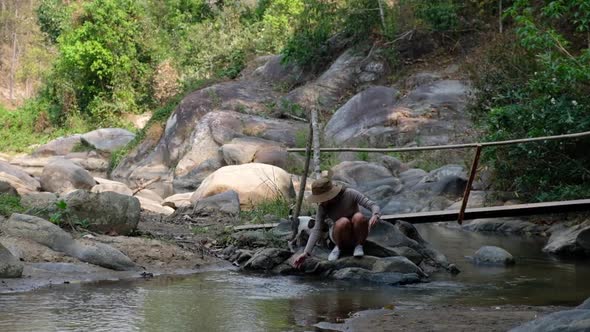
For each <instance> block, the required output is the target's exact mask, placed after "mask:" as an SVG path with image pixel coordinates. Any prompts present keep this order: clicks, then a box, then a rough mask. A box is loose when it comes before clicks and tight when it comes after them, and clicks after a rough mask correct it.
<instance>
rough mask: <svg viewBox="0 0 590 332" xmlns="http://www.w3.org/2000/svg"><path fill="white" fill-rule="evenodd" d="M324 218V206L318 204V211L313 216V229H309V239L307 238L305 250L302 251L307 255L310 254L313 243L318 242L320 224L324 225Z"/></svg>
mask: <svg viewBox="0 0 590 332" xmlns="http://www.w3.org/2000/svg"><path fill="white" fill-rule="evenodd" d="M325 218H326V213H325V210H324V208H323V207H322V206H321V205H320V206H318V212H317V213H316V217H315V225H313V229H312V230H311V234H310V235H309V240H307V245H306V246H305V250H304V251H303V252H304V253H305V254H307V255H311V252H312V251H313V248H314V247H315V244H316V243H317V242H318V239H319V238H320V235H321V233H322V226H323V225H324V222H325V221H324V220H325Z"/></svg>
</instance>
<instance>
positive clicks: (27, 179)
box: [0, 161, 41, 194]
mask: <svg viewBox="0 0 590 332" xmlns="http://www.w3.org/2000/svg"><path fill="white" fill-rule="evenodd" d="M0 181H4V182H7V183H8V184H10V185H11V186H12V187H14V189H16V190H17V191H18V192H19V194H25V193H29V192H35V191H37V190H39V188H40V187H41V184H40V183H39V181H37V180H36V179H35V178H33V177H32V176H30V175H29V174H28V173H26V172H25V171H23V170H22V169H20V168H19V167H16V166H13V165H11V164H9V163H7V162H4V161H0Z"/></svg>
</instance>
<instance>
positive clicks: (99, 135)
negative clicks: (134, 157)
mask: <svg viewBox="0 0 590 332" xmlns="http://www.w3.org/2000/svg"><path fill="white" fill-rule="evenodd" d="M134 138H135V134H133V133H132V132H130V131H128V130H125V129H121V128H102V129H97V130H93V131H91V132H88V133H86V134H84V135H82V136H80V140H81V142H82V143H84V144H86V145H88V146H89V147H91V148H93V149H95V150H99V151H103V152H108V153H110V152H113V151H115V150H118V149H121V148H122V147H124V146H125V145H127V143H129V142H131V141H132V140H133V139H134Z"/></svg>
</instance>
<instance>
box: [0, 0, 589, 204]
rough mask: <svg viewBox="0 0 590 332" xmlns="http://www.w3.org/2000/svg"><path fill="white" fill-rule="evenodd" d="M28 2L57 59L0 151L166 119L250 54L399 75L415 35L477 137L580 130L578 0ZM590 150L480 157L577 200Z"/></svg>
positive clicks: (521, 182) (500, 181) (517, 149)
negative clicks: (342, 60)
mask: <svg viewBox="0 0 590 332" xmlns="http://www.w3.org/2000/svg"><path fill="white" fill-rule="evenodd" d="M2 3H3V4H4V3H5V1H3V2H2ZM30 3H31V4H34V7H35V8H34V10H31V11H29V14H30V15H33V16H32V17H29V18H34V20H33V21H35V22H37V24H38V28H39V31H41V32H42V34H43V40H42V43H43V45H44V46H43V47H45V49H47V50H55V57H54V58H53V57H51V59H49V58H48V59H45V60H43V63H45V64H47V65H48V68H49V69H47V70H44V71H42V74H43V75H42V84H41V86H40V87H39V89H38V93H37V94H36V97H34V98H31V99H29V100H28V101H27V102H26V103H25V104H24V106H22V107H21V108H20V109H19V110H17V111H12V112H9V111H6V110H2V109H0V122H1V123H2V124H3V125H2V126H1V127H0V150H1V151H12V152H18V151H27V150H28V149H30V147H29V146H30V145H31V144H39V143H43V142H45V141H47V140H49V139H50V138H54V137H57V136H60V135H64V134H66V133H68V132H81V131H86V130H89V129H93V128H97V127H107V126H123V127H129V124H127V123H125V122H124V120H122V119H123V115H124V114H127V113H143V112H146V111H151V112H153V113H154V114H155V115H154V118H153V119H152V122H154V121H158V122H162V121H165V120H166V119H167V117H168V115H169V114H170V112H171V111H173V110H174V107H175V106H176V104H177V103H178V101H179V100H180V98H181V97H182V96H183V95H184V94H186V93H187V92H190V91H193V90H194V89H195V88H196V87H199V86H204V85H205V84H209V83H210V82H215V81H220V80H230V79H233V78H236V77H238V76H239V75H240V72H241V71H242V70H243V69H244V68H246V66H247V64H248V63H249V61H251V60H252V59H254V58H255V57H256V56H259V55H265V54H277V53H282V54H283V61H284V62H288V63H294V64H297V65H299V66H301V67H302V68H305V70H306V71H307V72H309V73H312V74H313V73H319V72H320V70H322V69H323V68H324V67H325V66H326V65H327V64H328V63H330V61H331V60H332V59H333V58H334V57H335V56H337V55H338V53H339V52H341V51H342V50H343V49H344V47H350V46H353V45H359V46H365V47H368V48H370V49H371V50H372V51H374V52H381V53H382V55H383V56H384V57H385V58H386V59H387V60H388V62H389V65H390V66H391V67H392V68H394V70H393V72H402V71H403V70H404V68H406V67H407V66H408V64H407V63H406V61H404V56H403V54H402V52H401V48H402V45H401V44H402V43H405V44H408V43H410V44H412V43H414V44H412V46H413V47H414V48H417V49H419V48H420V47H421V45H420V43H421V42H422V41H423V40H425V38H427V39H430V40H435V41H436V45H437V46H438V47H437V49H436V50H435V51H434V53H436V54H438V55H441V56H451V57H466V58H467V61H466V67H465V68H464V70H469V73H470V75H471V78H472V82H473V84H474V86H475V87H476V88H477V96H476V98H475V100H474V104H473V107H472V110H473V114H474V116H475V118H476V119H477V120H478V124H479V126H480V128H481V131H482V132H483V136H484V137H483V139H485V140H504V139H512V138H523V137H535V136H543V135H557V134H563V133H571V132H580V131H588V130H590V97H589V96H590V47H589V46H590V2H588V1H587V0H586V1H585V0H559V1H545V2H529V1H501V0H500V1H495V0H494V1H491V0H479V1H477V0H471V1H454V0H437V1H426V0H402V1H390V0H343V1H328V0H260V1H237V0H235V1H206V0H167V1H156V0H140V1H133V0H93V1H65V0H39V1H31V2H30ZM500 10H501V11H502V12H500ZM2 13H3V15H9V14H10V13H11V12H9V11H5V10H4V9H3V11H2ZM3 22H5V21H3ZM6 22H8V21H6ZM11 22H13V21H11ZM14 22H16V21H14ZM15 31H17V30H15ZM7 36H9V34H3V35H2V38H3V39H2V42H3V44H4V45H8V44H9V41H10V39H9V38H8V37H7ZM408 36H422V38H418V37H416V38H415V39H411V38H408ZM478 41H481V42H478ZM474 44H475V45H474ZM403 47H406V46H403ZM48 53H51V51H49V52H48ZM431 53H432V52H431ZM431 55H432V54H431ZM394 79H395V77H392V78H391V81H392V82H393V80H394ZM283 88H284V89H291V88H293V87H283ZM292 106H294V107H290V109H291V110H293V111H294V112H297V114H296V115H298V116H305V115H306V112H305V110H301V109H297V107H296V106H297V105H292ZM143 136H144V133H143V132H140V133H139V135H138V138H137V140H140V139H141V138H142V137H143ZM137 140H136V141H137ZM589 143H590V142H589V140H587V139H586V140H577V141H567V142H566V141H564V142H551V143H544V144H527V145H519V146H511V147H502V148H497V149H489V150H487V151H486V154H485V156H486V162H487V163H489V164H490V165H491V166H493V168H494V169H495V170H496V172H497V174H498V176H497V177H496V179H497V181H496V183H495V185H496V186H497V187H498V189H503V190H509V191H514V192H516V193H518V194H519V195H522V196H525V197H528V198H531V199H536V200H550V199H564V198H575V197H588V196H590V183H589V181H588V180H589V177H590V170H589V169H588V168H589V167H588V165H590V155H588V153H587V152H586V151H587V149H588V146H589ZM125 151H126V150H125ZM121 153H124V152H121ZM121 153H120V154H119V156H120V155H121Z"/></svg>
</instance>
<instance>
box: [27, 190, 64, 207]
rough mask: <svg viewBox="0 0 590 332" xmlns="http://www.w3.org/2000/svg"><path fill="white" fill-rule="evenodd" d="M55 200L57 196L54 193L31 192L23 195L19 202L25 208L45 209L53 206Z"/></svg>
mask: <svg viewBox="0 0 590 332" xmlns="http://www.w3.org/2000/svg"><path fill="white" fill-rule="evenodd" d="M57 200H58V197H57V195H56V194H54V193H49V192H33V193H28V194H25V195H23V196H22V197H21V199H20V204H21V205H22V206H23V207H25V208H27V209H45V208H47V207H52V206H54V205H55V203H56V202H57Z"/></svg>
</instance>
